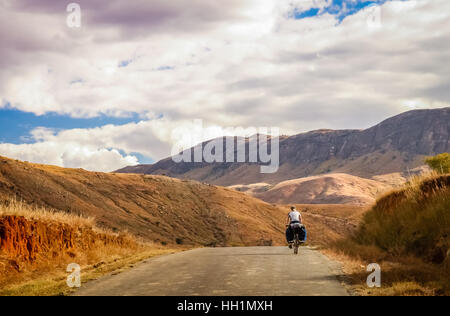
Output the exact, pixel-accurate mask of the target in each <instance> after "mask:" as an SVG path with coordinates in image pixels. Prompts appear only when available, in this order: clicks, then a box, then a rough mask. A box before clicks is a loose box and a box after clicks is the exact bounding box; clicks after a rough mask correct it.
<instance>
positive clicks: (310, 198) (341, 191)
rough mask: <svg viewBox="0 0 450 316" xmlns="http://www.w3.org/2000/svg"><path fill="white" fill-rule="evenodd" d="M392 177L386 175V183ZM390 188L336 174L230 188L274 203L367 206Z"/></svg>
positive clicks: (381, 183)
mask: <svg viewBox="0 0 450 316" xmlns="http://www.w3.org/2000/svg"><path fill="white" fill-rule="evenodd" d="M393 177H394V176H392V177H388V176H386V178H387V180H391V178H393ZM387 180H386V181H387ZM392 181H393V180H392ZM397 181H399V183H401V181H400V180H397ZM392 187H393V186H392V185H391V184H388V183H386V182H381V181H375V180H369V179H364V178H359V177H356V176H352V175H348V174H341V173H337V174H327V175H322V176H313V177H307V178H300V179H295V180H288V181H283V182H281V183H278V184H277V185H275V186H270V185H268V184H255V185H242V186H233V187H231V188H234V189H236V190H238V191H244V192H247V193H249V194H251V195H253V196H254V197H257V198H260V199H262V200H263V201H266V202H269V203H277V204H289V203H290V204H295V203H303V204H355V205H369V204H373V203H375V199H376V197H377V196H378V195H380V194H382V193H384V192H386V191H388V190H390V189H392Z"/></svg>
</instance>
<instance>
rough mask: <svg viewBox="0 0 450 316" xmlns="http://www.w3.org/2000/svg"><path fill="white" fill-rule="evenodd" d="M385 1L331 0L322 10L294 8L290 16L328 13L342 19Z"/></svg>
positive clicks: (301, 16)
mask: <svg viewBox="0 0 450 316" xmlns="http://www.w3.org/2000/svg"><path fill="white" fill-rule="evenodd" d="M387 1H389V0H374V1H368V0H333V1H332V2H331V4H330V5H329V6H327V7H325V8H323V10H321V8H310V9H308V10H306V11H299V10H294V12H293V13H292V17H293V18H295V19H304V18H310V17H314V16H318V15H322V14H326V13H328V14H332V15H335V16H336V19H338V20H339V21H342V20H344V19H345V18H346V17H347V16H349V15H352V14H355V13H357V12H358V11H360V10H362V9H364V8H366V7H368V6H371V5H381V4H383V3H385V2H387Z"/></svg>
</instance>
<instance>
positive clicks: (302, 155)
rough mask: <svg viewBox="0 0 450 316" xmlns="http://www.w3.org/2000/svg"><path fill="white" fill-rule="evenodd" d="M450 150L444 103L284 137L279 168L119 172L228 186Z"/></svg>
mask: <svg viewBox="0 0 450 316" xmlns="http://www.w3.org/2000/svg"><path fill="white" fill-rule="evenodd" d="M205 144H206V143H205ZM205 144H203V145H205ZM247 149H248V145H247ZM448 151H450V108H442V109H432V110H414V111H410V112H406V113H403V114H400V115H397V116H395V117H392V118H389V119H387V120H385V121H383V122H381V123H380V124H378V125H376V126H373V127H371V128H368V129H365V130H317V131H312V132H308V133H302V134H298V135H294V136H290V137H281V138H280V168H279V170H278V172H276V173H273V174H261V173H260V167H259V166H258V165H257V164H255V163H248V162H246V163H212V164H211V163H206V162H202V163H201V162H198V163H186V162H183V163H175V162H174V161H173V160H172V159H171V158H166V159H163V160H161V161H159V162H157V163H155V164H153V165H140V166H135V167H126V168H124V169H121V170H118V172H121V173H143V174H165V175H167V176H171V177H176V178H182V179H193V180H198V181H203V182H207V183H211V184H217V185H223V186H231V185H238V184H252V183H268V184H272V185H273V184H277V183H279V182H282V181H286V180H291V179H298V178H303V177H309V176H313V175H320V174H325V173H347V174H351V175H355V176H359V177H364V178H371V177H373V176H376V175H382V174H389V173H394V172H404V171H407V170H409V169H413V168H416V167H419V166H421V165H422V164H423V161H424V157H425V156H430V155H435V154H439V153H442V152H448ZM247 152H248V151H247ZM247 161H248V160H247Z"/></svg>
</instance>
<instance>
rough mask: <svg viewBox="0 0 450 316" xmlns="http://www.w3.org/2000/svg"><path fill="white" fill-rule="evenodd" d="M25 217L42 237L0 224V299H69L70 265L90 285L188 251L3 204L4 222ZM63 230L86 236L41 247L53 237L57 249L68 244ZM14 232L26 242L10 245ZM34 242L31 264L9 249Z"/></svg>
mask: <svg viewBox="0 0 450 316" xmlns="http://www.w3.org/2000/svg"><path fill="white" fill-rule="evenodd" d="M22 217H23V218H25V219H26V220H27V221H30V222H32V223H33V225H35V227H38V229H37V230H36V231H34V232H33V233H34V234H40V235H39V236H37V238H34V239H28V238H29V237H27V236H24V235H23V232H17V231H11V229H14V228H15V227H17V226H4V224H5V223H3V222H2V221H0V224H1V225H0V226H1V227H0V233H1V234H0V295H66V294H68V293H70V292H71V289H70V288H69V287H68V286H67V285H66V278H67V276H68V273H67V272H66V268H67V265H68V264H69V263H77V264H79V265H80V266H81V267H82V281H83V282H87V281H89V280H92V279H95V278H98V277H100V276H102V275H104V274H107V273H110V272H113V271H114V272H115V273H117V272H118V271H121V270H123V269H126V268H127V267H130V266H131V265H133V264H134V263H136V262H139V261H141V260H144V259H146V258H150V257H153V256H156V255H161V254H167V253H173V252H175V251H181V250H183V249H187V248H183V247H180V246H178V247H175V246H172V247H163V246H161V245H155V244H153V243H149V242H145V243H144V242H140V241H137V240H136V238H135V237H133V236H131V235H130V234H123V233H121V234H113V233H110V232H108V231H105V230H103V229H99V228H97V227H95V225H94V221H93V219H90V218H84V217H80V216H76V215H72V214H64V213H61V212H57V211H53V210H51V209H45V208H39V207H34V206H29V205H27V204H25V203H23V202H20V201H17V200H16V199H9V200H8V201H7V202H6V203H4V204H2V205H0V220H4V219H9V222H11V220H13V219H16V218H22ZM22 223H27V222H22ZM2 225H3V226H2ZM59 229H61V234H60V233H58V230H59ZM63 230H64V232H65V233H67V232H68V230H73V231H75V232H80V233H81V235H83V234H84V237H83V236H79V238H77V239H76V240H75V244H74V245H72V246H71V247H70V248H65V247H61V248H49V245H48V244H39V243H41V242H42V243H43V240H46V239H47V238H51V239H52V241H53V246H54V243H55V241H56V244H58V243H60V242H61V243H65V242H66V240H64V238H63V239H61V236H64V234H63V233H62V231H63ZM55 231H56V235H55V236H53V235H52V234H54V233H55ZM10 233H12V234H13V235H14V236H24V238H27V240H18V239H17V240H16V239H13V240H12V244H11V239H8V235H9V234H10ZM86 234H88V236H86ZM14 238H17V237H14ZM92 239H94V241H92ZM36 240H37V241H38V242H37V243H38V244H36ZM86 240H87V242H86ZM31 241H33V242H32V243H31V245H32V247H33V248H35V249H39V251H38V256H36V257H35V258H33V259H32V260H30V259H29V258H28V257H26V256H25V257H24V256H22V255H20V256H17V255H14V256H12V253H11V252H10V251H11V246H12V247H13V250H14V247H19V248H20V247H23V245H22V244H27V245H30V242H31Z"/></svg>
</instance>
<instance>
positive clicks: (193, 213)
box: [0, 157, 366, 294]
mask: <svg viewBox="0 0 450 316" xmlns="http://www.w3.org/2000/svg"><path fill="white" fill-rule="evenodd" d="M0 206H1V209H2V211H1V212H0V259H1V260H0V261H1V263H2V264H1V265H2V271H3V273H2V272H1V271H0V278H2V280H1V281H0V284H2V282H3V284H5V283H4V282H9V283H11V282H12V283H11V284H14V280H15V281H20V280H24V278H31V279H32V278H33V276H35V275H38V276H40V277H42V276H46V272H44V271H49V269H50V268H51V267H53V268H54V267H55V266H59V267H60V268H61V267H63V264H64V262H69V261H78V262H82V263H84V264H86V265H87V266H88V268H89V269H92V270H94V271H96V268H93V267H98V266H100V267H101V266H103V265H104V264H107V263H108V262H110V263H111V262H113V263H114V262H116V261H117V260H122V261H125V262H135V260H138V258H141V259H142V258H145V255H144V254H146V253H149V252H150V253H151V254H152V255H154V254H159V253H166V252H171V251H177V250H176V249H180V247H181V248H182V249H187V248H192V247H199V246H200V247H202V246H272V245H285V237H284V231H285V227H284V225H285V223H286V217H287V213H288V211H289V205H275V204H269V203H267V202H263V201H261V200H259V199H257V198H255V197H252V196H250V195H248V194H245V193H241V192H238V191H236V190H234V189H230V188H223V187H217V186H213V185H209V184H201V183H199V182H196V181H187V180H179V179H172V178H168V177H164V176H151V175H133V174H131V175H130V174H108V173H98V172H88V171H85V170H82V169H65V168H60V167H54V166H47V165H39V164H32V163H27V162H20V161H17V160H12V159H8V158H5V157H2V158H0ZM298 207H299V208H300V209H301V210H302V211H304V218H305V223H306V225H307V227H308V236H309V240H310V241H311V242H310V243H311V244H313V245H322V246H324V245H327V244H329V243H330V242H332V241H334V240H337V239H338V238H342V237H346V236H347V235H348V233H349V232H352V231H353V230H354V229H355V228H356V225H357V223H358V220H359V218H360V217H359V214H361V213H362V212H364V211H365V210H366V208H365V207H358V206H345V205H298ZM174 249H175V250H174ZM86 256H87V257H86ZM127 258H134V259H133V260H131V259H127ZM111 260H112V261H111ZM129 260H131V261H129ZM102 262H103V263H102ZM119 262H120V261H119ZM113 266H114V265H113ZM119 267H120V265H119ZM8 271H9V272H8ZM12 271H13V272H14V273H13V274H11V272H12ZM106 271H109V270H108V269H106ZM94 274H95V273H94ZM7 275H8V276H9V277H6V276H7ZM2 276H3V277H2ZM12 276H15V277H12ZM58 277H59V278H60V276H58ZM61 282H62V281H61V280H60V281H58V282H56V284H57V285H53V284H54V283H55V281H54V280H53V279H51V280H50V281H48V282H47V283H48V284H47V283H45V284H46V286H45V290H44V292H45V291H48V293H49V294H52V293H54V290H53V289H55V288H56V289H60V287H61V285H60V284H61ZM19 289H20V291H22V288H19ZM8 291H10V292H5V293H10V294H14V293H17V291H14V290H8ZM11 291H12V292H11ZM25 293H30V292H25ZM31 293H32V294H33V293H34V292H31ZM38 293H40V292H39V291H38ZM46 293H47V292H46ZM34 294H35V293H34Z"/></svg>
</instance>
